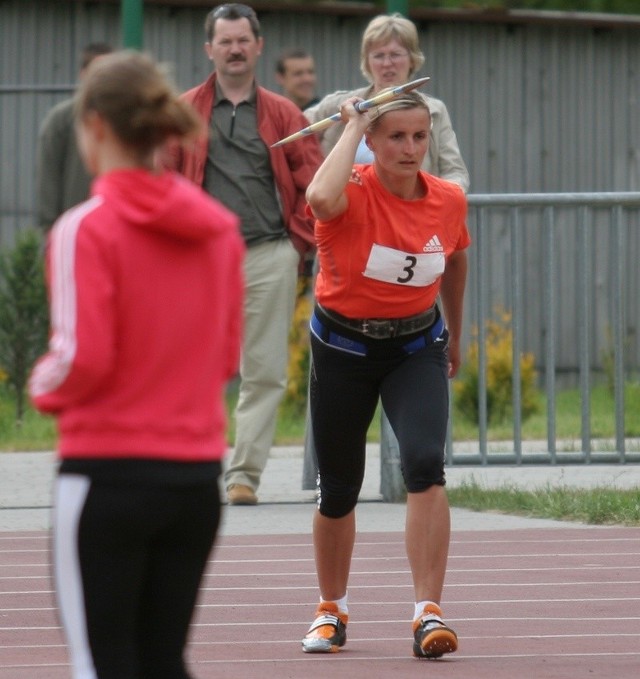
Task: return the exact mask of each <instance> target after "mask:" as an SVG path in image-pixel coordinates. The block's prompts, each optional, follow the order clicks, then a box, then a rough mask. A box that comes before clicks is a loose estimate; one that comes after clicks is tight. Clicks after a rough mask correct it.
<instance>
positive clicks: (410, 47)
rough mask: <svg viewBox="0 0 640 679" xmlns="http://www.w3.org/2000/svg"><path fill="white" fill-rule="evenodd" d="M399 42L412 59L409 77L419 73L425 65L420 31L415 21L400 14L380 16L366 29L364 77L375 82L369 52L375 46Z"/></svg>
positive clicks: (362, 69)
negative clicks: (392, 41)
mask: <svg viewBox="0 0 640 679" xmlns="http://www.w3.org/2000/svg"><path fill="white" fill-rule="evenodd" d="M393 39H395V40H397V41H398V42H399V43H400V44H401V45H402V46H403V47H404V48H405V49H406V50H407V51H408V52H409V58H410V59H411V71H410V72H409V76H412V75H413V74H414V73H417V72H418V71H419V70H420V69H421V68H422V64H424V54H422V51H421V50H420V42H419V39H418V29H417V28H416V25H415V24H414V23H413V21H411V20H409V19H406V18H405V17H403V16H402V15H401V14H399V13H398V12H394V13H393V14H380V15H379V16H377V17H374V18H373V19H371V21H370V22H369V24H368V26H367V27H366V28H365V30H364V33H363V35H362V45H361V46H360V70H361V71H362V75H364V77H365V78H366V79H367V80H368V81H369V82H373V75H372V73H371V71H370V70H369V52H370V50H371V48H372V47H373V45H379V44H381V43H387V42H389V41H390V40H393Z"/></svg>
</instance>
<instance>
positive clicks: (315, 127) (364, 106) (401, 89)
mask: <svg viewBox="0 0 640 679" xmlns="http://www.w3.org/2000/svg"><path fill="white" fill-rule="evenodd" d="M428 80H430V78H429V77H428V76H427V77H425V78H418V79H417V80H412V81H411V82H408V83H405V84H404V85H398V86H397V87H394V88H392V89H390V90H386V91H384V92H381V93H380V94H377V95H376V96H375V97H371V99H366V100H365V101H358V102H356V103H355V104H354V108H355V109H356V111H358V112H360V113H364V112H365V111H368V110H369V109H370V108H372V107H374V106H379V105H380V104H384V103H385V102H387V101H391V100H392V99H396V98H397V97H399V96H401V95H402V94H405V93H406V92H411V90H415V89H416V88H418V87H420V86H421V85H424V84H425V83H426V82H427V81H428ZM340 119H341V116H340V112H338V113H334V114H333V115H332V116H329V117H328V118H323V119H322V120H318V122H317V123H313V124H311V125H309V126H308V127H305V128H303V129H302V130H300V131H299V132H294V133H293V134H291V135H289V136H288V137H285V138H284V139H281V140H280V141H277V142H276V143H275V144H271V148H272V149H273V148H276V147H278V146H283V145H284V144H288V143H289V142H292V141H296V139H300V138H302V137H306V136H307V135H309V134H314V133H315V132H320V131H321V130H324V129H326V128H327V127H330V126H331V125H333V124H334V123H337V122H339V121H340Z"/></svg>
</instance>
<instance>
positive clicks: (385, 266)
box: [364, 243, 444, 288]
mask: <svg viewBox="0 0 640 679" xmlns="http://www.w3.org/2000/svg"><path fill="white" fill-rule="evenodd" d="M443 273H444V253H442V252H429V253H422V252H420V253H416V254H410V253H408V252H403V251H402V250H394V249H393V248H388V247H386V246H384V245H377V244H376V243H374V244H373V247H372V248H371V252H370V253H369V260H368V261H367V268H366V269H365V270H364V275H365V276H366V277H367V278H373V279H375V280H377V281H383V282H384V283H394V284H396V285H411V286H414V287H416V288H421V287H425V286H427V285H431V283H433V282H434V281H435V280H437V279H438V277H439V276H441V275H442V274H443Z"/></svg>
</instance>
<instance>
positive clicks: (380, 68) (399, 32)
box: [304, 13, 469, 192]
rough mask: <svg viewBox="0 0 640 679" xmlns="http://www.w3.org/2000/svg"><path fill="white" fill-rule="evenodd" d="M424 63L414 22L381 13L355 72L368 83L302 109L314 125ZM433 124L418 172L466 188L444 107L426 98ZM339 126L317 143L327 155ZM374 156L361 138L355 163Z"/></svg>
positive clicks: (398, 82) (399, 81) (396, 82)
mask: <svg viewBox="0 0 640 679" xmlns="http://www.w3.org/2000/svg"><path fill="white" fill-rule="evenodd" d="M423 64H424V55H423V54H422V52H421V50H420V45H419V41H418V31H417V29H416V26H415V24H414V23H413V22H412V21H410V20H409V19H406V18H404V17H403V16H401V15H400V14H398V13H394V14H391V15H386V14H383V15H380V16H377V17H375V18H374V19H372V20H371V21H370V22H369V25H368V26H367V28H366V29H365V31H364V34H363V36H362V45H361V48H360V69H361V71H362V74H363V75H364V77H365V78H366V79H367V80H368V81H369V83H370V84H369V85H367V86H365V87H361V88H359V89H356V90H352V91H347V90H340V91H338V92H334V93H333V94H328V95H326V96H325V97H324V98H323V99H322V100H321V101H320V103H319V104H317V105H316V106H312V107H311V108H308V109H306V110H305V112H304V114H305V116H306V117H307V118H308V119H309V121H310V122H312V123H314V122H316V121H318V120H322V119H323V118H327V117H328V116H330V115H333V114H334V113H335V112H336V111H338V110H339V108H340V105H341V104H342V103H343V102H344V101H345V99H348V98H349V97H359V98H362V99H369V98H371V97H372V96H373V95H375V94H377V93H378V92H380V91H381V90H383V89H386V88H387V87H392V86H395V85H402V84H403V83H405V82H408V81H409V80H412V79H413V78H414V77H415V75H416V73H417V72H418V71H419V70H420V69H421V68H422V65H423ZM426 100H427V105H428V106H429V110H430V112H431V119H432V121H433V123H432V125H433V126H432V128H431V133H430V135H429V152H428V153H427V154H426V155H425V158H424V163H423V165H422V169H423V170H425V171H426V172H429V173H430V174H433V175H435V176H437V177H440V178H442V179H447V180H449V181H451V182H454V183H455V184H458V185H459V186H460V187H461V188H462V190H463V191H465V192H466V191H467V190H468V189H469V172H468V171H467V167H466V165H465V163H464V160H463V159H462V155H461V153H460V148H459V147H458V141H457V139H456V134H455V132H454V131H453V127H452V125H451V119H450V117H449V113H448V111H447V107H446V106H445V104H444V103H443V102H442V101H440V99H436V98H435V97H431V96H426ZM344 127H345V126H344V124H341V123H339V124H337V125H333V126H332V127H330V128H328V129H327V130H325V131H324V133H322V136H321V145H322V150H323V152H324V154H325V156H326V155H328V153H329V151H331V149H332V148H333V147H334V146H335V145H336V142H337V141H338V139H339V138H340V136H341V135H342V132H343V131H344ZM372 161H373V156H372V154H371V151H370V150H369V149H368V148H367V147H366V145H365V143H364V139H363V140H361V142H360V145H359V147H358V152H357V154H356V158H355V162H357V163H371V162H372Z"/></svg>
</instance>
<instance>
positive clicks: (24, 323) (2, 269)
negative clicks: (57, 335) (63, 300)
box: [0, 231, 49, 423]
mask: <svg viewBox="0 0 640 679" xmlns="http://www.w3.org/2000/svg"><path fill="white" fill-rule="evenodd" d="M43 269H44V267H43V261H42V252H41V236H40V234H39V233H38V232H36V231H25V232H24V233H22V234H21V235H20V236H19V237H18V239H17V242H16V245H15V246H14V247H13V248H12V249H11V250H8V251H4V252H2V253H0V366H1V372H2V374H3V375H6V382H7V384H8V385H9V387H10V388H11V389H12V391H13V392H14V395H15V403H16V421H17V422H18V423H20V422H21V421H22V417H23V414H24V408H25V392H26V384H27V380H28V377H29V372H30V370H31V367H32V365H33V363H34V361H35V360H36V358H38V356H39V355H40V354H42V353H43V352H44V350H45V348H46V346H47V337H48V332H49V314H48V307H47V294H46V290H45V282H44V270H43Z"/></svg>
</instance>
